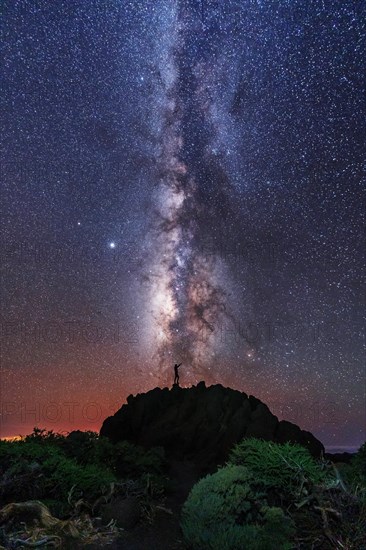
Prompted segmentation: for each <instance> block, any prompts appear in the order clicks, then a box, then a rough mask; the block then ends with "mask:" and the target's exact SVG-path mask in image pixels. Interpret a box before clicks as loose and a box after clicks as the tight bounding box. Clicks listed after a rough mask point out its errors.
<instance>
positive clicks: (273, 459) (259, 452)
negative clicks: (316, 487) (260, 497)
mask: <svg viewBox="0 0 366 550" xmlns="http://www.w3.org/2000/svg"><path fill="white" fill-rule="evenodd" d="M229 464H236V465H240V466H245V467H246V468H247V469H248V470H249V472H250V473H251V475H252V476H253V477H254V479H256V480H257V481H258V482H260V483H261V484H262V485H263V486H265V487H273V488H276V489H282V490H283V491H284V492H287V493H297V492H298V491H299V490H300V489H301V487H302V484H303V483H305V482H308V483H309V482H310V483H314V484H321V483H326V482H327V481H330V479H333V477H334V476H333V474H330V473H329V472H328V471H325V470H324V469H322V465H321V463H320V462H318V461H316V460H315V459H314V458H313V457H312V456H311V455H310V453H309V451H308V450H307V449H305V447H302V446H301V445H297V444H291V443H284V444H279V443H273V442H271V441H262V440H260V439H254V438H250V439H244V440H243V441H241V442H240V443H238V444H237V445H236V446H235V447H234V448H233V449H232V451H231V453H230V456H229Z"/></svg>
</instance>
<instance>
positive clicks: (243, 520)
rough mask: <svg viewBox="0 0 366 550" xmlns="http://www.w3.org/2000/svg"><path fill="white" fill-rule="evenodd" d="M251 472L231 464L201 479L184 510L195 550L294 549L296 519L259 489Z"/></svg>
mask: <svg viewBox="0 0 366 550" xmlns="http://www.w3.org/2000/svg"><path fill="white" fill-rule="evenodd" d="M250 481H251V480H250V476H249V472H248V470H247V469H246V468H244V467H242V466H235V465H229V466H226V467H225V468H222V469H220V470H219V471H218V472H217V473H216V474H213V475H208V476H206V477H205V478H203V479H201V480H200V481H199V482H198V483H197V484H196V485H195V486H194V487H193V489H192V491H191V493H190V495H189V497H188V499H187V501H186V502H185V504H184V507H183V510H182V524H181V525H182V530H183V534H184V537H185V540H186V542H187V543H188V545H189V547H192V548H193V549H199V550H201V549H202V550H204V549H212V550H235V549H237V548H247V549H248V550H265V549H267V550H271V549H273V550H275V549H279V548H282V549H286V548H291V545H290V544H289V536H290V535H291V534H292V533H293V522H292V520H291V519H290V518H288V517H286V516H285V514H284V513H283V511H282V510H281V509H280V508H277V507H269V506H268V505H267V501H266V499H265V493H263V492H258V491H256V490H255V489H254V488H253V486H252V485H251V483H250Z"/></svg>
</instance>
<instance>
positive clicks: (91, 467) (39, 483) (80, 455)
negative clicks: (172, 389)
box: [0, 428, 165, 515]
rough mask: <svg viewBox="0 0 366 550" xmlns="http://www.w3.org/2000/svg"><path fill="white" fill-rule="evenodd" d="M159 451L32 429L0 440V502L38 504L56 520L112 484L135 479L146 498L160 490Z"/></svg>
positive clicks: (161, 463)
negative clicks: (46, 507) (76, 503)
mask: <svg viewBox="0 0 366 550" xmlns="http://www.w3.org/2000/svg"><path fill="white" fill-rule="evenodd" d="M163 469H164V459H163V452H162V449H159V448H156V449H151V450H148V451H147V450H145V449H143V448H142V447H138V446H136V445H133V444H132V443H128V442H126V441H124V442H120V443H118V444H117V445H114V444H112V443H111V442H110V441H109V440H108V439H106V438H103V437H102V438H100V437H99V436H98V434H96V433H94V432H81V431H79V430H77V431H74V432H71V433H70V434H69V435H68V436H64V435H60V434H57V433H54V432H53V431H52V430H51V431H46V430H42V429H39V428H35V429H34V431H33V433H32V434H30V435H28V436H26V437H24V438H23V439H21V440H16V441H1V440H0V477H1V476H2V478H3V481H5V483H2V484H1V485H0V498H1V499H2V500H3V502H9V501H19V500H28V499H29V498H31V499H38V500H39V499H42V500H43V501H44V502H46V501H47V503H48V504H49V505H50V506H51V509H52V511H53V512H54V511H55V506H54V504H55V502H56V501H58V502H59V504H60V505H59V506H58V507H57V512H58V515H60V510H62V514H63V513H66V512H67V510H68V509H70V506H69V504H68V495H69V492H70V490H71V488H72V487H74V489H73V498H72V500H73V501H76V500H77V498H78V497H80V496H82V497H83V499H85V500H87V501H89V502H90V503H93V501H94V500H95V499H96V498H97V497H98V496H100V495H101V494H102V493H104V490H105V489H106V488H107V487H108V486H109V484H110V483H111V482H112V481H115V480H116V479H118V478H119V479H121V478H123V479H124V480H131V479H133V480H136V481H138V482H139V483H140V485H141V486H143V487H146V488H147V490H148V491H149V494H152V495H159V494H161V492H162V491H163V490H164V487H165V479H164V477H163V475H162V472H163Z"/></svg>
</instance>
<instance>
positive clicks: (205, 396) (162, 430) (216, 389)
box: [100, 382, 324, 467]
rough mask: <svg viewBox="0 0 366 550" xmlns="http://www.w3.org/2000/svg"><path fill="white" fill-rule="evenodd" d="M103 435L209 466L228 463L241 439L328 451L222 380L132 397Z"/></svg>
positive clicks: (105, 425) (318, 452)
mask: <svg viewBox="0 0 366 550" xmlns="http://www.w3.org/2000/svg"><path fill="white" fill-rule="evenodd" d="M100 435H101V436H105V437H108V438H109V439H110V440H111V441H112V442H118V441H121V440H128V441H131V442H132V443H135V444H137V445H142V446H144V447H145V448H149V447H154V446H162V447H164V449H165V451H166V453H167V456H168V457H169V456H170V457H172V458H178V459H189V460H193V461H195V462H196V463H199V464H201V465H202V464H205V465H206V466H207V467H210V466H212V465H213V464H220V463H223V462H225V461H226V460H227V458H228V454H229V451H230V449H231V448H232V447H233V445H234V444H235V443H237V442H238V441H240V440H241V439H242V438H243V437H256V438H260V439H264V440H268V441H276V442H278V443H284V442H286V441H290V442H293V443H299V444H300V445H303V446H304V447H306V448H307V449H309V451H310V453H311V454H312V455H313V456H320V455H321V453H322V452H324V447H323V445H322V444H321V443H320V441H318V440H317V439H316V438H315V437H314V436H313V435H312V434H311V433H309V432H306V431H303V430H301V429H300V428H299V427H298V426H296V425H295V424H292V423H291V422H287V421H281V422H279V421H278V418H277V417H276V416H275V415H273V414H272V413H271V411H270V410H269V408H268V407H267V405H265V404H264V403H262V402H261V401H260V400H259V399H257V398H256V397H253V396H252V395H251V396H249V397H248V396H247V395H246V394H245V393H242V392H239V391H236V390H233V389H231V388H224V387H223V386H222V385H221V384H216V385H213V386H209V387H208V388H207V387H206V386H205V383H204V382H200V383H199V384H198V385H197V386H192V387H191V388H180V387H179V386H174V387H173V388H172V389H171V390H168V389H167V388H164V389H160V388H155V389H153V390H151V391H149V392H147V393H145V394H137V395H136V396H129V397H128V403H127V404H126V405H123V406H122V407H121V409H119V411H117V412H116V413H115V415H114V416H110V417H109V418H107V419H106V420H105V421H104V422H103V425H102V428H101V431H100Z"/></svg>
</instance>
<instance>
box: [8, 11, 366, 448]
mask: <svg viewBox="0 0 366 550" xmlns="http://www.w3.org/2000/svg"><path fill="white" fill-rule="evenodd" d="M3 14H4V63H3V72H4V78H3V92H4V94H3V95H4V117H3V132H2V157H3V163H2V216H1V230H2V249H3V252H2V260H3V261H2V265H3V267H4V269H3V275H2V283H1V301H2V317H1V328H2V361H1V373H0V375H1V380H0V381H1V392H2V396H1V397H2V403H5V407H4V406H3V407H2V410H1V420H2V426H1V427H0V428H1V430H2V431H3V432H4V433H5V434H7V435H12V434H13V433H21V432H23V433H24V432H25V431H27V430H28V431H29V429H32V427H33V424H34V423H35V422H36V423H37V424H38V425H41V426H42V425H43V426H44V425H47V426H50V423H51V424H52V420H51V419H50V418H49V416H47V415H45V414H43V415H41V416H40V418H38V417H37V418H35V414H36V413H35V412H34V411H35V410H38V409H37V407H40V408H41V409H42V410H43V411H44V408H45V407H47V404H49V403H53V404H54V405H53V406H56V405H57V406H58V407H60V409H59V410H60V411H61V412H60V415H59V416H57V418H56V420H54V425H51V426H50V427H61V428H64V429H69V428H70V427H71V425H72V423H74V424H73V425H74V427H82V428H93V429H98V428H99V426H100V424H101V422H102V420H103V418H104V417H105V416H107V415H108V414H110V412H111V411H112V410H115V409H116V408H118V406H120V404H121V402H122V401H123V400H124V399H125V398H126V396H127V395H128V394H129V393H136V392H141V391H147V390H148V389H150V388H151V387H154V386H155V385H157V384H158V385H160V386H163V385H171V383H172V382H173V368H172V367H173V365H174V363H176V362H179V363H182V368H181V369H180V377H181V378H180V381H181V384H182V385H183V386H189V385H191V384H192V383H196V382H198V381H199V380H201V379H205V381H206V383H208V384H210V383H222V384H224V385H228V386H231V387H234V388H237V389H239V390H242V391H245V392H247V393H252V394H253V395H256V396H257V397H259V398H260V399H262V400H263V401H264V402H266V403H268V404H269V406H270V407H271V408H272V410H273V411H274V412H275V413H276V414H278V415H279V416H281V417H286V418H288V419H289V420H291V421H294V422H296V423H298V424H300V425H301V427H303V428H306V429H310V430H312V431H314V433H315V434H316V435H317V436H318V437H319V438H320V439H322V440H323V441H324V442H325V444H326V445H328V446H332V445H346V446H347V445H348V446H356V445H358V444H360V443H361V442H362V441H363V440H364V439H365V437H366V434H365V421H366V417H365V414H366V410H365V407H366V403H365V399H366V396H365V390H366V386H365V380H366V376H365V370H364V313H363V306H364V265H365V261H364V259H365V258H364V248H365V247H364V203H363V189H362V184H363V181H364V172H363V166H364V157H365V155H364V143H365V101H364V88H365V84H364V74H365V59H366V56H365V55H364V53H365V20H366V17H365V4H364V3H363V2H359V1H356V0H342V1H341V0H339V1H338V0H337V1H336V0H335V1H333V0H332V1H331V0H314V1H312V2H304V1H303V0H291V1H289V0H283V1H279V0H278V1H277V0H248V1H243V0H240V1H239V0H225V2H224V1H223V0H222V1H221V0H201V1H198V0H196V1H194V0H176V1H174V0H169V1H168V0H146V1H141V2H135V1H133V2H129V1H127V0H108V1H107V0H106V1H103V0H98V1H97V0H90V1H88V2H72V1H71V0H59V1H58V2H49V1H46V0H37V1H31V0H5V2H3ZM70 402H72V403H73V404H74V405H75V410H77V411H79V413H78V416H77V418H76V419H73V420H70V418H69V417H68V416H66V415H65V411H66V410H67V407H69V405H67V407H66V404H67V403H70ZM90 402H91V403H94V405H93V407H94V408H96V409H97V411H98V415H97V416H96V417H95V418H94V421H92V420H90V418H89V416H90V415H89V416H88V415H86V413H85V407H87V405H88V403H90ZM22 407H23V409H24V407H25V408H26V409H27V410H29V413H27V414H23V409H22ZM83 407H84V409H83ZM32 411H33V412H32ZM93 422H94V423H93Z"/></svg>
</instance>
